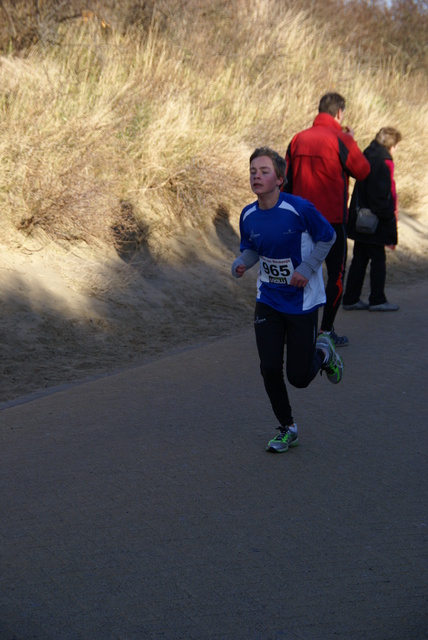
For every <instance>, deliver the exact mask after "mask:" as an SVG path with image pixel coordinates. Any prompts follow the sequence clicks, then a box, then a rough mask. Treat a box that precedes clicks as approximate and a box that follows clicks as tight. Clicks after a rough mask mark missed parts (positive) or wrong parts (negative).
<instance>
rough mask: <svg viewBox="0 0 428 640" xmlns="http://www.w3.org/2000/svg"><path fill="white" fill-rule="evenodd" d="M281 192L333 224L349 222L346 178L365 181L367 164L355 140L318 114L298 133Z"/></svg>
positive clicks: (329, 119)
mask: <svg viewBox="0 0 428 640" xmlns="http://www.w3.org/2000/svg"><path fill="white" fill-rule="evenodd" d="M286 161H287V184H286V185H285V187H284V191H286V192H287V193H292V194H293V195H296V196H300V197H302V198H305V199H306V200H309V201H310V202H312V204H314V205H315V207H316V208H317V209H318V211H320V212H321V213H322V214H323V216H324V217H325V218H327V220H328V221H329V222H330V223H332V224H341V223H343V224H345V223H346V222H347V219H348V185H349V176H352V177H353V178H355V179H356V180H364V178H366V177H367V176H368V174H369V172H370V164H369V162H368V160H367V158H365V156H364V155H363V153H362V151H360V149H359V147H358V145H357V143H356V142H355V140H354V138H353V137H352V136H351V135H350V134H349V133H346V132H345V131H342V127H341V126H340V124H339V122H338V121H337V120H336V119H335V118H333V116H331V115H330V114H328V113H319V114H318V115H317V117H316V118H315V120H314V124H313V126H312V127H310V128H309V129H305V130H304V131H301V132H300V133H297V134H296V135H295V136H294V138H293V139H292V141H291V142H290V144H289V146H288V149H287V155H286Z"/></svg>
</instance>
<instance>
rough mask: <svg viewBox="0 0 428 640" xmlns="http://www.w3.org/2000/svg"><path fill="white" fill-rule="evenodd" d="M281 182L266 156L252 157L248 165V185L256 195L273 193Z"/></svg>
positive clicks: (270, 160)
mask: <svg viewBox="0 0 428 640" xmlns="http://www.w3.org/2000/svg"><path fill="white" fill-rule="evenodd" d="M281 184H282V180H280V178H278V177H277V175H276V173H275V169H274V168H273V162H272V159H271V158H269V157H268V156H260V157H258V158H254V160H253V161H252V162H251V165H250V185H251V189H252V190H253V192H254V193H255V194H256V195H257V196H265V195H268V194H272V193H275V191H277V190H278V189H279V187H280V186H281Z"/></svg>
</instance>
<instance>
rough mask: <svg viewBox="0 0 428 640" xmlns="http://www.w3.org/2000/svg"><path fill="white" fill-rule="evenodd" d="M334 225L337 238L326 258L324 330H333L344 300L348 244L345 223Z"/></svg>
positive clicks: (322, 324) (322, 326)
mask: <svg viewBox="0 0 428 640" xmlns="http://www.w3.org/2000/svg"><path fill="white" fill-rule="evenodd" d="M332 227H333V229H334V230H335V232H336V240H335V242H334V245H333V246H332V247H331V249H330V251H329V253H328V255H327V257H326V259H325V265H326V267H327V284H326V288H325V294H326V298H327V301H326V303H325V307H324V313H323V316H322V320H321V329H322V330H323V331H331V329H332V327H333V324H334V319H335V317H336V314H337V312H338V310H339V307H340V302H341V300H342V293H343V279H344V275H345V266H346V253H347V244H346V231H345V225H343V224H333V225H332Z"/></svg>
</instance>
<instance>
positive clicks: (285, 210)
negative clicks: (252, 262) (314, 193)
mask: <svg viewBox="0 0 428 640" xmlns="http://www.w3.org/2000/svg"><path fill="white" fill-rule="evenodd" d="M239 225H240V232H241V243H240V250H241V251H245V250H246V249H249V250H251V251H255V252H257V254H258V256H259V259H260V271H259V275H258V279H257V300H258V301H259V302H263V303H265V304H267V305H269V306H270V307H273V308H274V309H276V310H278V311H281V312H283V313H292V314H300V313H309V312H311V311H313V310H314V309H316V308H318V307H320V306H322V305H324V304H325V300H326V297H325V289H324V282H323V276H322V261H321V262H320V263H319V264H318V266H317V268H316V269H315V271H311V272H310V273H311V275H310V277H309V282H308V284H307V285H306V287H303V288H302V287H294V286H291V285H290V284H289V281H290V279H291V276H292V275H293V272H294V270H295V269H296V267H298V266H299V265H300V264H301V262H303V261H305V260H306V259H307V258H308V257H309V256H310V255H311V253H312V252H313V249H314V247H315V244H316V243H317V242H328V243H330V242H331V240H332V238H333V237H334V235H335V233H334V229H333V227H332V226H331V225H330V223H329V222H327V220H326V219H325V218H324V217H323V216H322V215H321V214H320V213H319V211H318V210H317V209H316V208H315V207H314V206H313V204H311V203H310V202H309V201H308V200H304V199H303V198H300V197H298V196H293V195H290V194H287V193H283V192H280V194H279V199H278V202H277V204H276V205H275V206H274V207H273V208H272V209H260V208H259V206H258V203H257V201H256V202H253V203H252V204H249V205H247V206H246V207H244V209H243V210H242V213H241V217H240V223H239ZM326 253H328V251H326ZM302 267H303V265H302ZM306 271H307V270H306ZM305 275H306V274H305Z"/></svg>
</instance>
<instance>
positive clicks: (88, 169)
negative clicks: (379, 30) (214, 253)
mask: <svg viewBox="0 0 428 640" xmlns="http://www.w3.org/2000/svg"><path fill="white" fill-rule="evenodd" d="M3 4H4V3H3ZM306 4H307V3H306ZM309 4H310V3H309ZM330 4H331V3H330ZM360 4H361V3H360ZM98 5H99V3H98ZM98 5H97V6H98ZM131 5H132V3H130V4H129V6H128V4H127V3H122V9H121V12H118V10H117V9H116V8H115V3H114V2H111V3H105V7H106V8H105V10H104V11H103V12H101V10H100V11H99V12H98V13H97V11H93V12H89V13H85V14H82V13H79V12H74V13H73V16H69V17H68V18H67V14H66V13H65V14H61V13H57V15H58V16H60V15H61V16H62V17H63V18H64V19H62V18H61V20H57V22H56V23H55V25H54V26H55V28H54V26H52V23H51V22H50V23H49V24H48V23H47V22H46V20H47V18H46V17H45V22H44V23H43V21H42V23H43V24H45V33H48V34H49V37H45V39H44V40H43V39H40V40H39V41H38V42H37V44H34V45H33V46H32V47H31V48H30V49H28V50H27V51H26V52H25V55H22V54H21V55H20V56H19V57H18V56H16V55H15V54H9V55H4V56H3V57H2V58H1V59H0V88H1V93H0V109H1V122H0V155H1V158H2V168H1V171H0V210H1V216H2V225H3V227H4V226H5V225H6V226H7V225H14V227H15V228H17V229H19V230H20V231H21V232H22V233H27V234H31V233H33V232H34V231H35V230H36V229H42V230H43V231H44V232H46V233H47V234H49V235H50V236H51V237H52V238H54V239H55V240H57V241H58V242H67V243H73V242H76V241H82V240H83V241H85V242H87V243H88V244H94V243H97V242H103V243H109V244H112V245H114V246H115V247H116V248H117V249H118V250H119V251H120V250H123V249H125V250H126V249H127V248H128V249H130V248H131V249H132V250H135V249H136V248H138V247H139V246H146V245H149V246H151V248H152V249H154V248H155V247H159V239H160V238H162V239H164V238H168V237H173V236H174V235H176V234H179V233H182V232H183V230H184V229H185V228H186V227H188V226H189V225H190V226H193V227H199V228H201V229H203V228H205V227H208V226H210V225H211V224H212V222H213V220H214V219H215V216H216V215H217V214H218V211H221V212H223V213H222V215H226V216H227V215H229V214H231V215H233V216H235V215H237V214H238V213H239V210H240V208H241V206H242V205H243V204H244V203H245V201H246V198H247V197H248V188H247V162H248V156H249V154H250V152H251V151H252V150H253V148H254V147H255V146H258V145H261V144H269V145H271V146H274V147H275V148H276V149H277V150H278V151H280V152H282V153H285V150H286V147H287V144H288V142H289V140H290V138H291V136H292V135H293V134H294V133H295V132H296V131H297V130H299V129H301V128H302V127H305V126H309V125H310V124H311V122H312V120H313V118H314V116H315V115H316V107H317V104H318V100H319V97H320V96H321V95H322V94H323V93H325V92H326V91H328V90H336V91H339V92H340V93H342V94H343V95H345V96H346V98H347V103H348V109H347V119H348V122H349V123H350V124H352V126H353V127H354V129H355V131H356V137H357V139H358V141H359V144H360V146H361V147H364V146H365V145H367V144H368V143H369V142H370V140H371V139H372V138H373V137H374V134H375V133H376V131H377V130H378V129H379V128H380V127H381V126H385V125H391V126H395V127H397V128H398V129H400V130H401V131H402V133H403V138H404V139H403V142H402V143H401V144H400V146H399V147H398V151H397V155H396V163H397V183H398V189H399V193H400V202H401V206H402V207H403V208H405V209H406V211H407V212H408V213H409V214H411V215H413V216H417V215H422V214H423V211H422V203H423V202H424V201H425V202H426V199H427V191H428V185H427V179H426V178H427V173H426V166H427V165H428V162H427V161H428V149H427V146H426V144H424V143H423V140H424V137H425V133H426V131H427V129H428V107H427V105H428V99H427V98H428V89H427V86H426V83H425V82H424V81H423V80H421V76H420V75H418V74H417V73H416V72H414V73H410V72H409V71H408V69H407V70H406V69H404V68H403V65H402V64H401V63H400V64H398V63H397V60H395V59H393V57H391V56H390V55H387V56H385V59H384V60H381V59H380V57H379V54H378V52H376V53H373V57H372V59H370V57H369V56H364V57H361V56H359V55H356V52H357V50H358V48H357V47H356V45H355V29H354V30H353V31H352V33H349V34H348V35H346V34H345V35H344V36H342V37H341V38H340V39H338V38H337V32H336V31H335V30H334V29H331V25H332V22H330V23H326V22H321V21H320V20H319V18H318V17H317V16H315V15H313V12H311V11H309V10H307V9H305V3H304V2H302V3H301V9H300V10H299V9H297V8H296V4H295V3H287V2H283V3H281V2H279V1H278V0H256V1H255V2H253V3H250V4H249V3H247V2H245V1H244V0H239V1H238V0H237V1H236V2H235V3H233V5H232V6H231V4H230V3H228V2H222V1H220V0H217V1H216V2H208V0H207V1H199V2H198V1H196V0H193V1H192V2H185V1H184V0H182V1H181V2H179V0H176V1H175V2H173V1H172V0H171V1H170V2H167V1H165V2H164V3H159V4H157V5H150V3H140V4H139V3H138V2H137V3H133V5H132V6H133V9H132V10H133V12H134V13H133V14H132V15H131V13H130V11H131ZM288 5H290V6H288ZM58 6H59V8H60V9H61V11H63V12H64V11H66V7H67V6H68V3H59V5H58ZM73 6H74V5H73ZM329 6H330V5H329ZM76 7H77V3H76ZM126 7H127V10H126V11H125V8H126ZM77 8H79V7H77ZM107 14H108V15H107ZM105 16H107V17H108V20H107V18H105ZM332 16H333V14H332ZM21 17H22V16H21ZM131 18H132V19H131ZM22 19H23V18H22ZM25 19H26V20H27V22H28V20H29V18H28V16H27V15H26V17H25ZM332 20H333V17H332ZM15 22H16V20H15ZM130 23H132V28H131V27H130ZM26 24H27V23H26ZM48 27H49V29H48ZM373 28H374V27H373ZM344 51H347V54H346V55H345V54H344ZM371 62H372V63H371Z"/></svg>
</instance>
